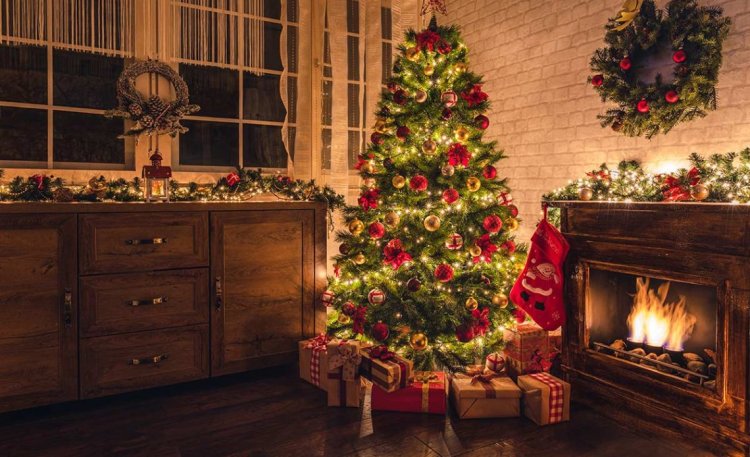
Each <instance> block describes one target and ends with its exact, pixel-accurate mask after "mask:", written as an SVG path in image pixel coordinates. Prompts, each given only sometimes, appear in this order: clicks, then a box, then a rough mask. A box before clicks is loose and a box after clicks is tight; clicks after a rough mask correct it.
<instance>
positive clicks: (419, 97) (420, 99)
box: [414, 90, 427, 103]
mask: <svg viewBox="0 0 750 457" xmlns="http://www.w3.org/2000/svg"><path fill="white" fill-rule="evenodd" d="M414 100H416V101H417V103H424V102H426V101H427V92H425V91H423V90H418V91H417V93H415V94H414Z"/></svg>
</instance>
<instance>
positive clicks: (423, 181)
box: [409, 175, 427, 192]
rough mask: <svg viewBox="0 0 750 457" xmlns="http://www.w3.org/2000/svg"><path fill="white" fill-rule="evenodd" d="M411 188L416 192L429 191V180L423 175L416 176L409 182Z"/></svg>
mask: <svg viewBox="0 0 750 457" xmlns="http://www.w3.org/2000/svg"><path fill="white" fill-rule="evenodd" d="M409 187H410V188H411V190H413V191H414V192H422V191H425V190H427V178H425V177H424V176H422V175H415V176H414V177H412V178H411V179H410V180H409Z"/></svg>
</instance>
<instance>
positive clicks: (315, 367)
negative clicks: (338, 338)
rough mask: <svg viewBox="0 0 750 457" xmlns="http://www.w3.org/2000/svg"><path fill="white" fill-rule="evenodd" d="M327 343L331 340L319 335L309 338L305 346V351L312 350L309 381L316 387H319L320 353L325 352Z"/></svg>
mask: <svg viewBox="0 0 750 457" xmlns="http://www.w3.org/2000/svg"><path fill="white" fill-rule="evenodd" d="M329 341H331V338H330V337H329V336H328V335H326V334H325V333H321V334H320V335H318V336H316V337H315V338H310V339H309V340H308V341H307V343H306V344H305V348H306V349H312V356H311V357H310V380H311V381H312V382H313V384H315V385H316V386H318V387H320V353H321V352H326V350H327V345H328V342H329Z"/></svg>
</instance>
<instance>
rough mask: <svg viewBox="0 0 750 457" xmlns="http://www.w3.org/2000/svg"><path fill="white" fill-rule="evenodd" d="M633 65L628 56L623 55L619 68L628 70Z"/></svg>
mask: <svg viewBox="0 0 750 457" xmlns="http://www.w3.org/2000/svg"><path fill="white" fill-rule="evenodd" d="M632 66H633V62H632V61H631V60H630V57H625V58H624V59H622V60H621V61H620V68H621V69H622V70H623V71H628V70H630V68H631V67H632Z"/></svg>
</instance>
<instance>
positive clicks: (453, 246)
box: [445, 233, 464, 251]
mask: <svg viewBox="0 0 750 457" xmlns="http://www.w3.org/2000/svg"><path fill="white" fill-rule="evenodd" d="M463 246H464V237H463V236H461V234H460V233H454V234H452V235H451V236H449V237H448V239H447V240H446V241H445V247H446V248H448V249H450V250H451V251H457V250H459V249H461V248H462V247H463Z"/></svg>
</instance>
